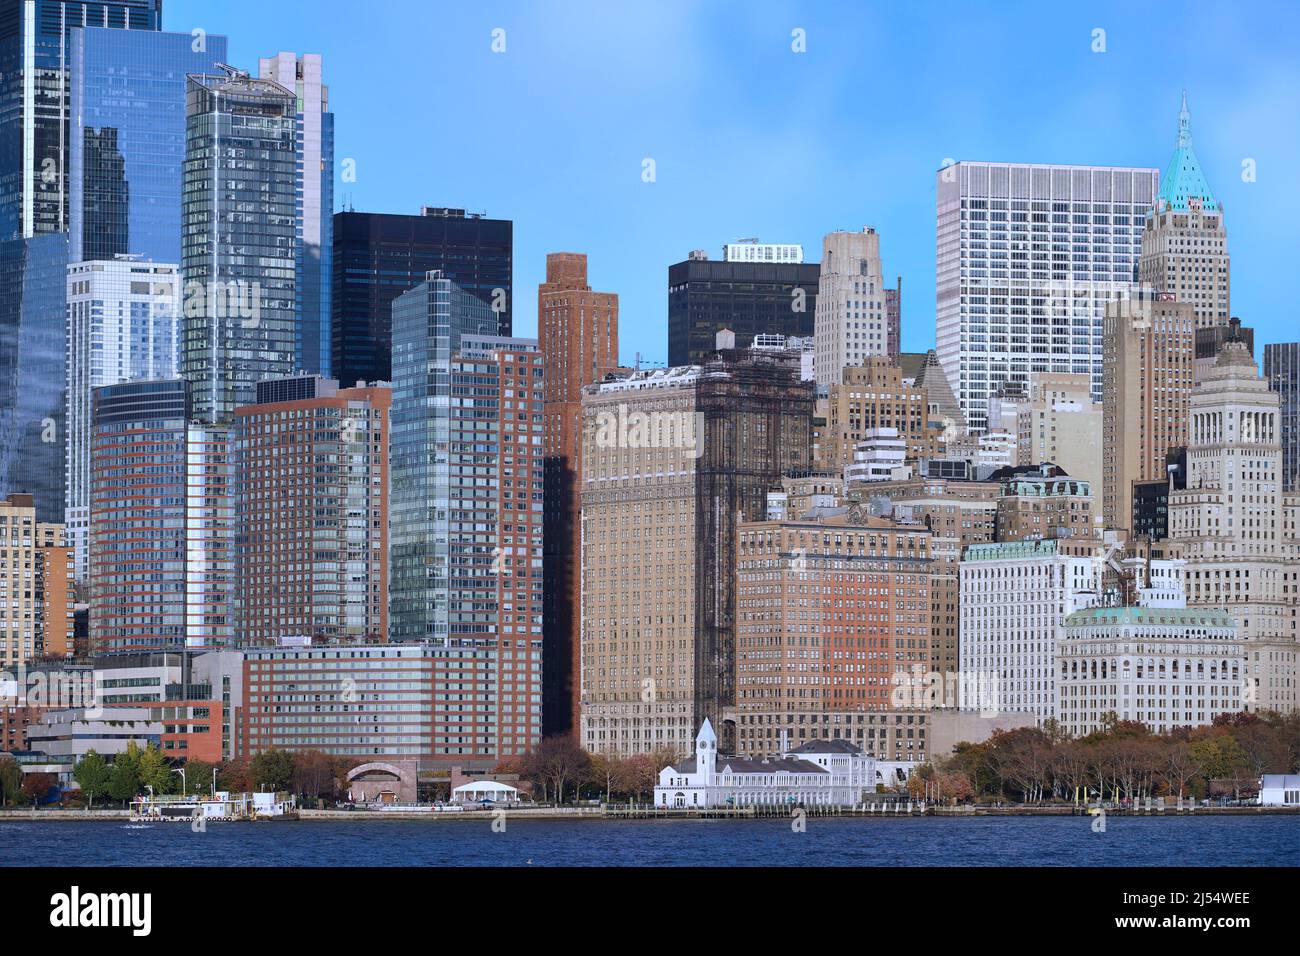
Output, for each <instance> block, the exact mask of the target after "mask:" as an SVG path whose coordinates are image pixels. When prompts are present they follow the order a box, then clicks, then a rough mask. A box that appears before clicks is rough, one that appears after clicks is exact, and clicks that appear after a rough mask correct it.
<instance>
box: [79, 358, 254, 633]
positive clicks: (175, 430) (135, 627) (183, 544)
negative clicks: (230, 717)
mask: <svg viewBox="0 0 1300 956" xmlns="http://www.w3.org/2000/svg"><path fill="white" fill-rule="evenodd" d="M93 395H94V419H93V428H92V432H91V439H90V463H91V467H90V561H91V566H90V628H91V629H90V643H91V648H92V650H93V651H94V652H96V653H103V652H106V651H155V650H174V649H178V648H183V647H185V646H187V644H188V643H196V644H211V645H222V644H227V643H229V642H230V641H231V639H232V637H233V631H232V629H231V627H230V606H229V604H230V575H231V567H230V528H231V514H230V495H229V488H228V477H229V470H228V466H227V460H226V459H227V435H226V431H225V429H224V428H221V427H214V426H211V425H208V424H205V423H202V422H195V421H193V420H192V418H191V412H190V403H189V397H188V388H187V386H186V383H185V381H184V380H181V379H172V380H166V381H152V382H145V381H139V382H123V383H121V384H118V385H107V386H105V387H103V388H97V389H95V390H94V392H93Z"/></svg>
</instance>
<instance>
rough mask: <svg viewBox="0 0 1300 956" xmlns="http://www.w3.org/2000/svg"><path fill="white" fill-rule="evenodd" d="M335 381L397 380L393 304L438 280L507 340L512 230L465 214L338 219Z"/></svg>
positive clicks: (436, 211) (429, 210) (432, 211)
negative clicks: (474, 305) (489, 317)
mask: <svg viewBox="0 0 1300 956" xmlns="http://www.w3.org/2000/svg"><path fill="white" fill-rule="evenodd" d="M333 237H334V258H333V263H332V267H333V272H334V292H333V298H332V301H331V308H332V310H333V315H332V317H331V325H330V334H331V336H332V345H331V359H332V366H331V368H332V370H333V371H332V375H333V377H334V378H337V379H338V380H339V381H340V382H342V383H343V384H344V385H352V384H355V383H356V382H387V381H391V380H392V377H393V374H394V372H393V365H392V363H391V361H390V359H391V334H392V333H391V323H392V317H393V312H392V305H393V300H394V299H396V298H397V297H398V296H399V295H402V294H403V293H404V292H406V291H407V290H409V289H410V288H411V287H412V286H415V285H418V284H419V283H421V282H423V281H424V277H425V275H426V273H428V272H432V271H438V272H441V273H442V274H443V275H444V276H446V277H447V278H448V279H450V280H451V281H452V282H454V283H456V285H458V286H459V287H460V288H462V289H464V290H465V291H466V292H469V293H470V294H471V295H473V296H475V297H476V298H478V299H479V300H480V301H481V302H483V303H484V304H486V305H489V306H490V305H493V304H494V303H495V304H496V306H497V309H498V312H497V334H498V335H503V336H508V335H510V334H511V330H512V328H513V325H512V322H513V320H512V318H511V302H512V301H513V298H512V292H511V275H512V268H513V265H512V263H513V255H514V251H513V250H514V223H512V222H511V221H510V220H509V219H487V218H485V217H483V216H480V215H476V214H472V213H467V212H466V211H465V210H464V209H447V208H442V207H437V208H434V207H428V206H426V207H425V208H424V209H422V210H421V212H420V215H418V216H402V215H393V214H390V213H370V212H340V213H338V214H337V215H335V216H334V230H333Z"/></svg>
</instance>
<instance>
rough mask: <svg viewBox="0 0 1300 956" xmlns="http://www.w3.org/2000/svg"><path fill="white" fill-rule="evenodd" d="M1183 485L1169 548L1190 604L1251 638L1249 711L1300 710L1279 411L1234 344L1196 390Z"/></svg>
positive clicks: (1296, 583) (1290, 526)
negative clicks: (1182, 566) (1226, 616)
mask: <svg viewBox="0 0 1300 956" xmlns="http://www.w3.org/2000/svg"><path fill="white" fill-rule="evenodd" d="M1189 421H1190V426H1189V428H1190V434H1189V437H1188V448H1187V472H1188V473H1187V487H1186V488H1185V489H1182V490H1174V491H1171V492H1170V495H1169V537H1170V544H1171V545H1172V546H1175V547H1178V548H1179V549H1180V551H1181V556H1182V557H1183V558H1184V560H1186V562H1187V565H1186V572H1185V573H1186V581H1187V603H1188V604H1189V605H1190V606H1203V607H1214V608H1222V609H1224V610H1226V611H1228V612H1229V613H1231V614H1232V615H1233V617H1234V618H1235V619H1236V622H1237V629H1238V634H1239V635H1240V636H1241V638H1242V639H1243V640H1244V641H1245V654H1246V676H1247V680H1248V682H1249V684H1248V687H1247V693H1246V701H1245V703H1246V705H1247V706H1248V707H1249V708H1250V709H1252V710H1278V711H1284V712H1285V711H1290V710H1295V709H1296V708H1297V707H1300V655H1298V645H1297V641H1300V630H1298V628H1300V620H1298V615H1300V540H1297V537H1296V534H1295V528H1294V522H1293V520H1292V521H1289V520H1288V519H1289V518H1293V511H1292V507H1289V506H1288V498H1290V497H1291V496H1289V495H1286V494H1284V493H1283V491H1282V482H1281V477H1282V449H1281V444H1280V441H1281V415H1280V411H1279V399H1278V395H1277V393H1276V392H1273V391H1270V390H1269V388H1268V384H1267V382H1265V381H1264V379H1262V378H1260V377H1259V372H1258V368H1257V366H1256V365H1255V362H1254V359H1253V358H1252V357H1251V355H1250V352H1249V351H1248V350H1247V348H1246V346H1245V345H1244V344H1242V343H1239V342H1230V343H1228V344H1227V345H1225V346H1224V348H1223V350H1222V351H1221V352H1220V353H1219V359H1218V362H1217V363H1216V365H1215V367H1214V368H1213V369H1212V370H1211V371H1210V373H1209V374H1208V375H1207V376H1206V377H1205V378H1204V379H1202V380H1201V381H1199V382H1198V383H1197V385H1196V390H1195V392H1194V393H1193V395H1192V402H1191V411H1190V416H1189Z"/></svg>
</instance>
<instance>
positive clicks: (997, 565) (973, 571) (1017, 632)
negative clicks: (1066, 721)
mask: <svg viewBox="0 0 1300 956" xmlns="http://www.w3.org/2000/svg"><path fill="white" fill-rule="evenodd" d="M1102 567H1103V566H1102V564H1101V562H1100V561H1098V559H1097V557H1096V556H1095V555H1094V554H1092V553H1090V551H1089V549H1088V547H1087V546H1085V545H1071V546H1069V547H1067V544H1066V543H1065V542H1061V541H1056V540H1046V541H1012V542H1003V543H998V544H973V545H971V546H969V547H968V548H966V550H965V551H964V552H963V554H962V560H961V565H960V571H959V574H960V596H961V604H960V607H961V623H960V626H959V641H958V645H957V646H958V661H959V664H958V670H959V672H960V673H961V677H962V679H961V681H960V690H959V696H960V706H961V707H962V708H963V709H968V710H985V711H997V712H1009V713H1030V714H1034V715H1035V716H1036V717H1037V719H1038V721H1039V722H1040V723H1041V722H1042V721H1044V720H1047V719H1048V718H1050V717H1054V716H1056V692H1055V687H1054V683H1053V674H1054V673H1055V668H1054V666H1053V665H1054V661H1055V656H1056V644H1057V641H1058V640H1059V639H1060V636H1061V627H1062V619H1063V618H1064V617H1065V615H1067V614H1070V613H1072V612H1074V611H1076V610H1078V609H1080V608H1083V607H1088V606H1090V605H1092V604H1095V603H1096V601H1097V597H1098V593H1099V589H1100V583H1101V573H1102Z"/></svg>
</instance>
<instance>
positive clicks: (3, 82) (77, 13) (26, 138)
mask: <svg viewBox="0 0 1300 956" xmlns="http://www.w3.org/2000/svg"><path fill="white" fill-rule="evenodd" d="M77 27H105V28H108V29H111V30H140V31H151V30H160V29H162V0H104V2H101V3H82V2H79V0H53V2H44V3H36V2H34V0H4V2H3V3H0V238H3V239H11V238H22V239H26V238H30V237H32V236H37V235H42V234H45V233H53V232H63V231H65V230H66V229H67V228H68V213H69V207H68V156H67V147H68V143H69V142H70V140H69V124H70V111H69V108H68V107H69V95H70V89H71V86H70V83H69V66H70V62H71V59H72V51H73V44H72V43H71V42H70V41H71V39H72V33H73V30H75V29H76V28H77Z"/></svg>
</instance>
